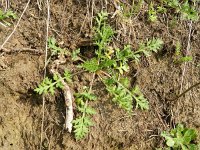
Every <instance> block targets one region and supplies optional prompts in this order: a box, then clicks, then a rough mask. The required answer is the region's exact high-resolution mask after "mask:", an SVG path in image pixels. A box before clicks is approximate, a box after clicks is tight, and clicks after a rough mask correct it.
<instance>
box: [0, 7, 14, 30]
mask: <svg viewBox="0 0 200 150" xmlns="http://www.w3.org/2000/svg"><path fill="white" fill-rule="evenodd" d="M9 18H11V19H17V15H16V14H15V13H14V12H13V11H12V10H8V11H6V12H3V11H2V10H0V21H3V22H4V23H5V24H6V25H8V26H10V25H11V24H10V23H9V22H7V21H6V19H9Z"/></svg>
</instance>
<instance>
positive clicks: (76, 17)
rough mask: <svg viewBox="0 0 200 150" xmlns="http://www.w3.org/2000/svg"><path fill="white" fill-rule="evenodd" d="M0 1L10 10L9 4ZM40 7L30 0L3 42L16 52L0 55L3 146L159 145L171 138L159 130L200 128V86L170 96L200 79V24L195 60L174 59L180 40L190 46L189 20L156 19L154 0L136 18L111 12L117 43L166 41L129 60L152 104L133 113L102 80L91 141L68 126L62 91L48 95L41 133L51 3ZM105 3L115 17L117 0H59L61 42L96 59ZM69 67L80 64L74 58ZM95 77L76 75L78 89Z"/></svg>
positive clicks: (55, 31)
mask: <svg viewBox="0 0 200 150" xmlns="http://www.w3.org/2000/svg"><path fill="white" fill-rule="evenodd" d="M4 2H5V1H4ZM38 2H39V1H38ZM126 2H127V3H129V1H126ZM26 3H27V1H25V0H20V1H15V2H14V1H10V9H12V10H13V11H15V12H16V13H17V14H18V16H20V14H21V13H22V11H23V9H24V7H25V5H26ZM130 4H131V2H130ZM0 6H1V8H2V9H4V8H5V3H2V4H1V5H0ZM40 8H41V10H40V9H39V5H38V3H37V1H31V3H30V4H29V6H28V9H27V10H26V12H25V14H24V16H23V17H22V20H21V22H20V24H19V26H18V28H17V30H16V31H15V33H14V34H13V36H12V37H11V39H10V40H9V41H8V42H7V43H6V45H5V46H4V47H5V48H6V49H7V50H9V52H8V51H4V50H1V53H0V149H2V150H14V149H15V150H16V149H17V150H18V149H19V150H22V149H40V148H41V147H42V149H55V150H61V149H72V150H79V149H80V150H82V149H89V150H90V149H95V150H101V149H102V150H103V149H105V150H107V149H109V150H110V149H113V150H116V149H130V150H145V149H147V150H153V149H155V148H157V147H162V146H163V144H164V141H163V139H162V138H161V137H160V133H161V132H162V131H163V130H168V129H170V128H172V127H174V125H175V124H177V123H184V124H186V125H187V126H188V127H193V128H196V129H197V130H198V131H199V133H200V101H199V100H200V86H198V87H195V88H193V89H192V90H190V91H189V92H188V93H186V94H185V95H183V96H182V97H180V98H179V99H177V100H175V101H168V100H167V98H168V97H174V96H175V95H177V94H179V93H180V92H182V91H184V90H186V89H187V88H189V87H190V86H192V85H194V84H195V83H197V82H199V81H200V66H198V65H199V64H200V53H199V50H200V23H199V22H193V23H192V32H191V41H190V46H191V48H190V50H189V54H190V55H191V56H193V61H192V62H187V63H182V64H175V63H174V62H173V59H174V57H175V56H174V51H175V46H174V45H175V42H176V41H178V40H179V41H180V42H181V44H182V46H183V49H184V51H185V50H186V49H187V46H188V34H189V21H181V20H177V23H175V25H173V20H172V17H173V16H171V15H170V14H168V15H166V16H160V19H159V22H158V23H153V24H152V23H149V22H148V21H147V17H146V10H147V8H148V7H147V4H145V5H144V7H142V9H141V12H140V13H139V14H138V15H137V17H133V18H131V19H130V18H129V19H124V18H122V17H121V16H116V17H114V18H110V19H109V23H110V24H111V25H112V26H113V28H114V29H115V30H116V31H117V33H116V36H115V39H114V42H115V43H116V45H117V46H119V47H123V45H124V44H131V45H132V47H133V48H137V47H138V44H139V43H140V42H141V41H142V40H143V41H145V40H146V39H147V38H152V37H160V38H162V39H163V41H164V47H163V49H162V51H161V52H159V53H158V54H155V55H154V56H151V57H148V58H142V61H141V63H139V64H135V63H130V65H131V71H130V72H129V73H128V74H127V76H129V77H130V78H131V79H132V81H133V85H135V84H137V85H139V87H140V88H141V90H142V92H143V93H144V95H145V97H146V98H147V99H148V100H149V103H150V110H149V111H141V110H134V111H133V115H131V116H130V115H128V114H127V113H126V112H125V111H123V110H121V109H120V108H118V107H117V106H115V105H114V104H113V103H112V101H111V100H110V99H109V96H108V95H107V93H106V92H105V90H104V87H103V85H102V84H101V83H100V82H98V81H97V82H96V83H95V85H94V92H95V93H96V94H97V95H98V101H97V102H94V103H93V104H92V105H93V107H94V108H95V109H96V110H97V112H98V113H97V114H96V115H95V117H94V118H93V120H94V122H95V125H94V126H93V127H92V128H91V129H90V133H89V134H88V136H87V137H86V138H85V139H84V140H81V141H76V140H75V139H74V135H73V133H72V134H70V133H68V132H67V131H66V129H65V128H64V122H65V102H64V99H63V94H62V91H57V92H56V95H55V96H51V95H48V96H47V97H46V98H45V106H44V108H45V109H44V120H43V123H44V124H43V125H44V130H43V132H41V126H42V116H43V111H42V107H43V98H42V96H40V95H38V94H36V93H35V92H34V89H35V88H36V87H37V85H38V84H39V83H40V82H41V80H42V78H43V74H44V58H45V43H46V40H45V38H46V37H45V36H46V18H47V4H46V1H45V2H42V3H41V6H40ZM102 9H104V10H107V12H109V13H111V15H110V16H112V13H113V12H114V11H115V7H114V4H113V1H108V3H107V4H106V1H89V0H87V1H81V0H80V1H79V0H63V1H58V0H52V1H51V3H50V13H51V15H50V25H49V36H53V37H55V38H56V39H57V41H58V43H59V46H60V47H62V48H66V49H67V50H69V51H73V50H74V49H76V48H81V50H82V53H83V55H85V56H86V57H90V51H93V50H94V47H93V46H94V45H91V43H92V36H93V33H92V27H93V25H94V22H93V20H94V16H95V15H96V14H97V13H98V12H100V11H101V10H102ZM12 22H13V25H12V26H10V27H7V28H2V29H0V43H1V44H2V43H3V42H4V41H5V39H6V37H7V36H8V35H9V34H10V33H11V32H12V30H13V28H14V25H16V22H17V21H16V20H14V21H12ZM25 49H28V50H25ZM38 51H39V53H38ZM88 51H89V52H88ZM62 68H68V69H69V70H71V71H73V72H76V71H77V70H78V69H74V68H75V65H74V64H73V63H72V62H70V61H68V62H67V63H66V64H64V65H63V66H61V69H62ZM47 72H48V69H47ZM47 74H48V73H47ZM91 78H92V75H90V74H88V73H82V74H79V75H77V76H76V77H74V78H73V82H74V83H73V86H71V89H72V91H73V92H76V91H77V90H79V89H80V88H81V87H82V86H83V85H85V84H89V83H90V81H91ZM96 80H98V79H96ZM41 135H42V136H43V138H42V139H41Z"/></svg>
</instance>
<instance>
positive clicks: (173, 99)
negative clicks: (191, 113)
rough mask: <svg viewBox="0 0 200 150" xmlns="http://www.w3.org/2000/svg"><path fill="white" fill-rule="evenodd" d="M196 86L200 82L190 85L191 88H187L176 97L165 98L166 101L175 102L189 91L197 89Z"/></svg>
mask: <svg viewBox="0 0 200 150" xmlns="http://www.w3.org/2000/svg"><path fill="white" fill-rule="evenodd" d="M198 85H200V82H198V83H196V84H194V85H192V86H191V87H189V88H188V89H187V90H185V91H184V92H183V93H181V94H179V95H178V96H177V97H175V98H172V99H169V98H166V100H168V101H175V100H178V99H179V98H180V97H181V96H183V95H185V94H186V93H187V92H189V91H190V90H192V89H193V88H194V87H197V86H198Z"/></svg>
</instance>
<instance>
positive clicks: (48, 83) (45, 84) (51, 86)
mask: <svg viewBox="0 0 200 150" xmlns="http://www.w3.org/2000/svg"><path fill="white" fill-rule="evenodd" d="M62 80H65V81H66V82H68V83H69V82H71V74H70V72H69V71H68V70H65V72H64V77H60V76H58V75H57V74H54V75H53V79H50V78H48V77H46V78H45V79H44V80H43V81H42V82H41V83H40V84H39V85H38V87H37V88H36V89H35V90H34V91H35V92H37V93H38V94H43V93H44V94H47V93H48V92H49V93H51V94H52V95H54V93H55V89H56V88H60V89H62V88H63V84H62V82H61V81H62Z"/></svg>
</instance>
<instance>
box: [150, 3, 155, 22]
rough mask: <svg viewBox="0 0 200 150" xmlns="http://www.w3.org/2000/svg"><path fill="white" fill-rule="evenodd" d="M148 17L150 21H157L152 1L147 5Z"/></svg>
mask: <svg viewBox="0 0 200 150" xmlns="http://www.w3.org/2000/svg"><path fill="white" fill-rule="evenodd" d="M148 17H149V20H150V21H151V22H156V21H157V11H156V10H155V9H154V4H153V2H151V3H150V5H149V10H148Z"/></svg>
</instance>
